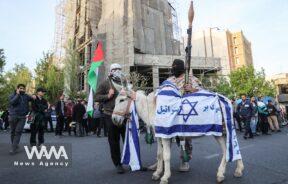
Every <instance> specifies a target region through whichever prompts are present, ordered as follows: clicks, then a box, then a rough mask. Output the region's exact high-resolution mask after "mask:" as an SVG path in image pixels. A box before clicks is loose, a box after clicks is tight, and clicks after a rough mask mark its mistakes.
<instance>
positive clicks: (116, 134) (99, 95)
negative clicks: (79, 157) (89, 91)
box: [96, 64, 126, 174]
mask: <svg viewBox="0 0 288 184" xmlns="http://www.w3.org/2000/svg"><path fill="white" fill-rule="evenodd" d="M121 70H122V67H121V66H120V65H119V64H112V65H111V66H110V74H109V77H108V78H107V79H106V80H105V81H104V82H102V83H101V84H100V85H99V88H98V90H97V92H96V101H97V102H100V103H102V104H103V113H104V121H105V123H106V126H107V128H108V142H109V146H110V153H111V158H112V161H113V163H114V165H115V167H116V170H117V173H118V174H123V173H124V172H125V170H124V169H123V167H122V164H121V151H120V137H122V141H124V139H125V130H126V128H125V126H124V125H123V126H121V127H118V126H116V125H114V124H113V122H112V118H111V117H112V112H113V109H114V107H115V99H116V97H117V96H118V92H117V90H116V89H115V88H114V87H113V86H112V83H111V81H110V80H113V81H114V82H119V79H120V78H119V76H120V75H119V74H120V73H121Z"/></svg>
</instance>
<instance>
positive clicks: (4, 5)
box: [0, 0, 57, 71]
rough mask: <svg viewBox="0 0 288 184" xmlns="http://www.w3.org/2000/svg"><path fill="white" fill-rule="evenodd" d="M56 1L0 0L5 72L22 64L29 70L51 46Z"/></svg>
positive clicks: (0, 38)
mask: <svg viewBox="0 0 288 184" xmlns="http://www.w3.org/2000/svg"><path fill="white" fill-rule="evenodd" d="M56 4H57V0H0V18H1V25H0V48H3V49H4V51H5V55H6V57H7V61H6V62H7V63H6V67H5V71H7V70H9V69H11V68H13V66H14V64H15V63H25V64H26V66H28V67H29V68H30V69H31V71H32V70H33V68H35V66H36V61H37V60H38V59H39V58H41V57H42V55H43V51H48V50H49V49H51V48H52V46H53V38H54V27H55V13H54V12H55V11H54V10H55V5H56Z"/></svg>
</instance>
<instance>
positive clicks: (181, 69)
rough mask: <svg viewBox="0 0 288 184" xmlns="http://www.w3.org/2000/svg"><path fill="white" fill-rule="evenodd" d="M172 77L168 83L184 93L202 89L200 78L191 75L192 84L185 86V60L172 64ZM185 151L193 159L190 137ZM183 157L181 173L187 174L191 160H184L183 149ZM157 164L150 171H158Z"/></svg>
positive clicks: (178, 141)
mask: <svg viewBox="0 0 288 184" xmlns="http://www.w3.org/2000/svg"><path fill="white" fill-rule="evenodd" d="M171 74H172V76H171V77H169V78H168V79H167V81H169V82H171V83H172V84H174V85H175V86H176V87H177V88H178V89H179V90H180V91H181V93H182V95H183V94H184V93H193V92H196V91H198V90H200V89H201V86H200V82H199V80H198V78H196V77H195V76H192V75H190V76H189V79H190V82H189V83H188V84H185V63H184V61H183V60H180V59H175V60H174V61H173V64H172V70H171ZM176 140H177V143H178V145H179V144H180V138H179V137H177V138H176ZM184 146H185V150H186V152H187V154H188V155H189V160H190V159H191V158H192V139H191V138H189V137H186V138H185V145H184ZM180 157H181V164H180V167H179V171H180V172H187V171H189V169H190V166H189V160H186V159H184V152H183V149H181V153H180ZM156 168H157V163H155V164H153V165H151V166H150V167H148V169H150V170H156Z"/></svg>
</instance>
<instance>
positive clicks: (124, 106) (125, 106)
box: [112, 77, 133, 126]
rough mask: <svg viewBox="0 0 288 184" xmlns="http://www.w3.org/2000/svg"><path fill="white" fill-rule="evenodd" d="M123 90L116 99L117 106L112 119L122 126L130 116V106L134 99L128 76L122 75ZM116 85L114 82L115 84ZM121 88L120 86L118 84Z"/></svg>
mask: <svg viewBox="0 0 288 184" xmlns="http://www.w3.org/2000/svg"><path fill="white" fill-rule="evenodd" d="M121 84H122V85H121V88H122V89H121V90H119V91H120V92H119V95H118V96H117V98H116V100H115V107H114V110H113V114H112V121H113V123H114V124H115V125H116V126H122V125H123V124H124V123H125V121H126V120H127V119H129V118H130V107H131V103H132V101H133V99H132V97H131V96H132V94H133V91H132V85H130V84H129V81H128V80H127V78H124V77H121ZM113 85H114V84H113ZM118 89H119V86H118ZM118 89H117V90H118Z"/></svg>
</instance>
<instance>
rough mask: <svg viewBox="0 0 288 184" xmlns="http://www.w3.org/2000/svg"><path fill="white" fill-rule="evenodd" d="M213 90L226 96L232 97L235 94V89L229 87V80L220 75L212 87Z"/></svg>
mask: <svg viewBox="0 0 288 184" xmlns="http://www.w3.org/2000/svg"><path fill="white" fill-rule="evenodd" d="M214 91H216V92H217V93H220V94H222V95H225V96H227V97H228V98H233V97H234V96H235V91H234V90H233V88H232V87H231V85H230V83H229V81H228V79H227V78H225V77H220V78H219V81H218V84H217V85H216V87H215V88H214Z"/></svg>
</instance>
